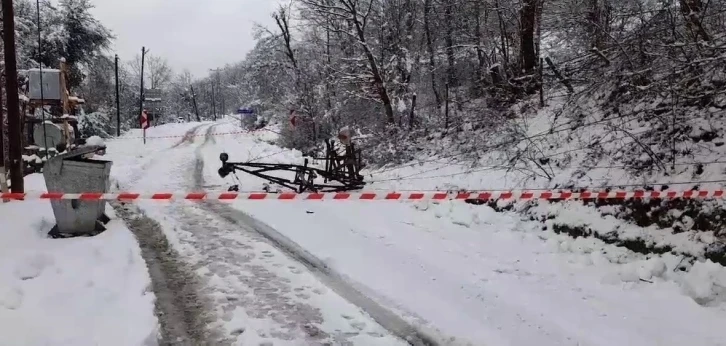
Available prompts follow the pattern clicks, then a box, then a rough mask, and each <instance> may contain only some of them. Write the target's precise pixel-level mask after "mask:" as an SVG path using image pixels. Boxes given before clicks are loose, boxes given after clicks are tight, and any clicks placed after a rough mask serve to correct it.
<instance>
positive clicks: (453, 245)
mask: <svg viewBox="0 0 726 346" xmlns="http://www.w3.org/2000/svg"><path fill="white" fill-rule="evenodd" d="M195 126H199V127H198V128H197V129H196V132H194V133H195V134H196V135H197V136H196V137H190V138H189V139H190V140H188V141H179V140H178V138H177V139H169V140H162V139H158V140H150V141H149V142H148V144H147V145H146V146H143V145H142V144H141V141H140V139H138V140H137V139H130V138H121V139H119V140H116V141H112V142H110V143H109V155H110V157H112V158H113V159H114V161H115V165H114V172H113V176H114V177H115V178H116V179H117V181H118V182H119V187H120V188H121V189H122V190H126V191H141V192H152V191H162V192H167V191H170V192H185V191H190V190H199V189H206V190H222V189H226V187H227V186H228V185H229V184H231V183H232V181H231V180H230V179H221V178H220V177H219V176H218V175H217V169H218V168H219V166H220V162H219V154H220V152H222V151H224V152H227V153H229V154H230V157H231V160H233V161H248V160H256V161H258V162H293V163H294V162H301V160H302V155H301V154H300V153H299V152H296V151H289V150H283V149H280V148H278V147H276V146H274V145H273V144H272V140H273V139H274V135H273V134H272V133H271V132H266V131H261V132H257V133H254V134H235V135H214V133H228V132H235V131H239V128H238V127H237V124H236V121H234V120H233V119H229V120H223V121H220V122H219V123H217V124H209V123H207V124H175V125H166V126H162V127H159V128H155V129H153V130H152V131H151V132H150V133H149V136H170V135H176V136H183V135H184V134H185V133H187V132H188V131H190V129H192V128H194V127H195ZM205 134H211V135H210V137H211V138H212V139H213V140H205ZM134 135H135V134H134V133H131V134H127V137H130V136H134ZM198 157H201V158H202V159H203V162H204V164H203V166H202V167H199V166H198V165H197V166H195V160H196V158H198ZM443 166H444V165H442V164H441V163H436V162H428V163H424V164H419V165H405V166H404V167H396V168H395V169H388V170H386V172H380V170H379V172H378V173H375V172H373V173H374V174H373V177H372V178H371V177H368V179H369V180H374V181H377V183H374V184H372V185H371V188H372V189H394V188H395V189H412V190H417V189H435V188H436V189H449V188H484V187H488V188H500V189H501V188H507V187H513V184H508V182H507V178H508V177H509V176H507V175H505V173H506V172H495V171H491V170H490V171H488V172H489V173H486V172H484V173H483V172H471V170H470V168H469V167H467V166H464V165H461V166H451V165H447V166H446V168H442V167H443ZM431 170H433V171H435V172H436V173H434V174H431V173H429V172H428V171H431ZM497 176H499V178H497ZM239 177H240V179H241V189H242V190H246V191H251V190H256V191H259V190H260V189H261V188H262V184H263V181H261V180H260V179H257V178H254V177H250V176H247V175H244V174H241V175H239ZM401 177H408V178H407V179H401ZM416 177H423V178H425V179H413V178H416ZM200 183H201V184H200ZM195 185H199V186H195ZM140 205H141V206H142V208H143V209H144V210H145V211H146V212H147V213H148V214H149V215H150V216H152V217H154V218H156V219H159V220H160V221H161V222H163V223H164V225H165V227H164V231H165V234H166V235H167V237H169V238H170V240H171V242H172V243H173V244H175V247H176V248H177V249H178V250H179V251H180V253H181V254H182V255H184V256H186V257H187V258H188V259H189V261H190V263H192V264H193V265H194V266H195V268H198V270H197V273H198V274H199V275H200V276H202V277H206V278H208V280H206V283H205V289H206V290H208V291H210V292H212V293H210V294H211V295H213V296H215V297H216V299H217V302H218V303H219V306H218V310H219V311H218V317H219V321H220V322H219V324H220V328H222V329H225V330H227V331H228V332H229V331H232V332H233V331H235V330H238V329H239V328H241V327H242V328H248V330H249V329H250V328H251V329H253V330H254V331H255V332H256V334H257V335H254V339H245V338H252V336H251V334H253V333H248V332H245V333H243V334H242V335H241V336H239V338H237V340H238V341H240V342H243V341H245V340H269V339H275V337H274V336H275V335H277V336H278V337H277V339H290V338H291V337H296V336H300V335H299V334H297V332H296V330H299V328H297V327H295V326H294V324H295V323H292V324H288V327H286V328H285V327H282V325H284V323H282V324H281V323H279V321H276V320H275V318H274V317H273V318H272V319H271V320H270V318H269V317H270V316H271V315H273V316H274V311H275V310H276V309H282V307H280V306H275V305H274V304H273V305H272V306H269V304H272V303H267V304H268V305H266V306H268V310H265V311H266V313H259V307H260V305H259V304H262V303H260V299H261V297H260V295H259V294H253V295H250V292H249V291H250V290H251V291H255V290H254V287H255V285H258V284H260V283H255V282H251V281H250V280H249V277H250V276H249V275H248V274H245V272H249V271H251V270H253V268H255V267H258V268H259V267H262V268H265V269H266V270H267V271H266V273H269V274H266V275H272V276H274V277H277V278H279V280H280V282H283V283H285V284H284V285H280V286H276V289H275V291H282V292H285V293H286V292H287V291H286V290H287V289H289V287H297V288H293V289H292V291H293V292H294V291H297V289H301V290H302V291H301V292H303V294H302V295H301V296H299V297H297V296H296V298H291V296H290V295H289V294H283V296H285V297H286V298H290V299H291V300H290V301H288V302H289V303H291V304H303V305H306V306H307V305H309V306H312V307H313V310H317V311H320V315H318V316H320V318H318V319H312V320H313V323H312V324H313V325H314V326H315V327H316V328H318V329H320V330H321V331H322V332H323V334H325V335H338V336H340V337H343V336H345V335H355V338H348V340H349V341H353V342H355V343H356V344H361V345H372V344H379V343H381V342H382V340H389V341H390V342H395V341H394V340H395V339H393V338H388V339H387V338H383V337H373V336H371V335H376V336H380V335H387V334H386V333H384V332H382V331H381V329H380V326H377V324H375V323H373V322H372V321H371V320H370V318H369V317H367V316H366V315H365V314H364V313H362V312H360V311H359V309H357V308H355V307H353V306H351V305H349V304H348V303H345V302H344V301H342V299H341V298H340V297H339V296H337V295H336V294H334V293H332V292H330V291H328V290H324V291H325V292H326V293H325V294H322V295H317V296H316V294H315V293H316V292H315V291H316V289H317V290H320V289H321V287H323V286H322V285H321V284H320V283H319V282H318V281H317V280H315V278H314V277H313V276H311V275H310V274H308V273H307V271H306V270H299V271H300V272H301V274H295V273H294V272H293V271H294V270H293V269H290V267H294V268H295V269H300V268H301V266H300V265H299V264H295V262H294V261H292V260H290V259H289V258H286V256H285V255H284V254H281V253H279V251H278V250H276V249H275V248H273V247H271V246H269V244H267V243H265V242H264V241H262V240H260V239H256V238H255V237H253V236H251V235H250V234H248V233H247V232H244V230H236V229H234V226H235V225H230V224H229V223H228V222H227V221H225V220H224V218H222V217H220V215H215V214H214V213H212V212H211V211H210V210H208V209H204V208H203V207H201V206H196V205H194V204H191V203H188V202H178V203H173V204H160V203H159V202H143V203H140ZM232 207H233V208H235V209H237V210H239V211H242V212H244V213H246V214H248V215H251V216H252V217H254V218H255V219H257V220H259V221H261V222H263V223H265V224H267V225H269V226H271V227H272V228H274V229H275V230H276V231H277V232H280V233H281V234H282V235H284V236H286V237H287V238H288V239H290V240H292V241H293V242H295V243H297V245H299V246H300V247H301V248H303V249H304V250H306V251H307V252H309V253H310V254H312V255H313V256H315V257H317V258H318V259H320V260H322V261H323V262H324V263H326V264H327V265H328V266H329V267H330V268H331V269H332V270H333V271H334V272H336V273H338V274H340V275H342V276H343V277H344V278H345V280H346V281H347V282H348V283H350V284H352V285H353V286H354V287H356V288H357V289H358V290H359V291H360V292H363V293H365V294H366V295H368V296H369V297H371V298H373V299H374V300H375V301H376V302H378V303H379V304H382V305H384V306H386V307H388V308H389V309H391V310H393V311H395V312H396V313H397V314H398V315H399V316H402V317H403V318H404V319H406V320H407V321H409V322H410V323H413V324H415V325H417V326H419V328H421V329H422V330H424V331H425V332H426V333H428V334H430V335H433V336H434V337H435V338H436V339H439V340H441V341H445V342H444V344H473V345H481V344H492V345H525V344H533V343H536V344H539V345H568V344H572V345H612V344H618V343H620V344H634V345H636V344H637V345H680V344H684V343H690V344H698V345H720V344H726V342H725V341H724V340H726V330H725V329H724V328H723V327H722V325H723V322H724V321H726V303H724V302H725V301H726V269H724V268H723V267H722V266H720V265H717V264H714V263H710V262H697V263H695V264H694V265H693V266H692V267H689V268H688V270H686V271H681V270H676V268H677V267H678V266H679V265H681V262H682V261H681V258H679V257H677V256H675V255H671V254H666V255H662V256H657V255H651V256H645V255H639V254H635V253H633V252H630V251H627V250H624V249H622V248H618V247H616V246H613V245H607V244H605V243H603V242H601V241H599V240H596V239H583V238H580V239H577V240H573V239H572V238H569V237H567V236H565V235H558V234H555V233H554V232H553V231H552V230H551V229H550V228H546V229H545V230H543V228H545V226H547V223H542V222H538V221H530V220H523V219H522V216H521V215H520V214H517V213H514V212H503V213H498V212H495V211H494V210H493V209H491V208H490V207H487V206H471V205H468V204H464V203H460V202H459V203H455V202H447V203H440V204H436V203H416V204H409V203H396V202H385V201H382V202H353V201H347V202H336V201H325V202H279V201H238V202H235V203H233V204H232ZM541 208H550V209H551V210H549V212H553V213H556V214H557V218H559V219H558V220H560V221H564V222H567V221H572V223H573V224H578V223H579V224H582V223H583V222H585V221H583V220H582V218H581V217H580V218H579V219H578V217H577V215H580V214H578V211H577V207H576V206H574V205H571V204H564V205H551V206H542V207H541ZM572 208H574V209H572ZM573 210H574V211H573ZM581 212H582V211H581ZM593 217H597V215H593ZM586 221H587V222H589V223H590V224H596V226H598V227H600V228H603V229H606V228H607V227H611V226H612V225H610V224H608V222H610V223H611V224H612V223H620V224H623V225H624V222H622V221H618V220H604V221H602V222H600V221H597V220H586ZM628 227H629V228H628V229H629V230H630V232H642V233H646V232H648V231H652V230H648V229H643V228H640V229H638V228H636V227H631V226H628ZM237 228H239V226H237ZM692 241H700V240H694V239H684V240H683V243H684V244H686V243H687V242H692ZM704 241H708V239H706V240H704ZM241 244H252V245H249V246H247V247H245V246H242V245H241ZM686 245H687V244H686ZM686 245H684V246H686ZM220 248H224V250H221V249H220ZM265 258H267V259H265ZM275 268H277V269H275ZM290 273H293V274H294V275H293V274H290ZM301 275H302V276H301ZM245 278H247V279H245ZM275 280H277V279H275ZM275 280H273V281H275ZM250 288H252V289H250ZM311 292H312V293H311ZM225 294H226V295H227V296H229V295H230V294H236V295H240V296H243V297H245V299H243V300H242V302H243V303H241V304H236V307H233V308H230V307H228V305H229V302H228V301H227V300H225V299H226V298H223V296H224V295H225ZM310 297H314V298H310ZM269 298H271V299H273V300H274V299H278V296H274V295H273V296H271V297H269ZM699 303H700V304H699ZM233 305H234V304H233ZM342 310H345V311H346V312H345V313H341V311H342ZM282 311H285V310H284V309H283V310H282ZM343 314H345V315H346V316H348V317H347V318H346V319H349V318H350V317H351V316H353V318H352V319H353V320H355V321H358V322H359V323H358V324H357V327H355V328H353V329H355V330H358V331H359V332H358V334H348V333H355V331H354V330H353V329H350V328H348V327H347V326H346V324H345V322H344V321H343V320H341V319H340V318H339V316H340V315H343ZM281 315H284V316H286V317H289V318H291V319H292V320H290V319H288V320H285V321H287V322H286V323H291V322H290V321H294V319H295V318H296V316H299V315H295V314H292V313H287V314H286V313H281ZM361 323H363V324H364V325H365V326H366V327H365V328H364V332H361V331H360V328H358V327H360V326H361ZM348 325H351V324H348ZM303 329H304V328H303ZM280 330H283V331H285V332H284V333H282V334H279V333H278V334H275V331H277V332H279V331H280ZM336 333H337V334H336ZM230 334H231V335H233V333H230ZM341 335H342V336H341ZM308 337H309V335H308ZM328 340H330V339H328Z"/></svg>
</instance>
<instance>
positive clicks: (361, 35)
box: [354, 16, 396, 124]
mask: <svg viewBox="0 0 726 346" xmlns="http://www.w3.org/2000/svg"><path fill="white" fill-rule="evenodd" d="M354 22H355V23H354V24H355V29H356V32H357V33H358V40H359V41H360V44H361V46H362V47H363V51H364V52H365V55H366V58H367V59H368V65H369V66H370V68H371V73H372V74H373V85H375V87H376V89H377V90H376V92H377V93H378V96H379V97H380V98H381V102H383V109H384V111H385V112H386V122H387V123H389V124H395V123H396V118H395V117H394V115H393V106H391V98H390V96H389V95H388V90H387V89H386V85H385V84H384V83H383V77H382V75H381V71H380V70H379V69H378V63H377V62H376V58H375V56H374V55H373V52H372V51H371V48H370V47H369V46H368V43H367V42H366V36H365V31H364V29H363V24H362V23H361V22H360V21H358V19H357V16H355V20H354Z"/></svg>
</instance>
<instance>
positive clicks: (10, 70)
mask: <svg viewBox="0 0 726 346" xmlns="http://www.w3.org/2000/svg"><path fill="white" fill-rule="evenodd" d="M13 11H14V10H13V0H2V12H3V41H4V43H5V47H4V48H5V49H4V52H5V93H6V97H7V106H8V140H9V147H8V149H9V150H8V155H9V156H10V184H11V185H10V188H11V190H12V192H13V193H23V192H24V191H25V186H24V181H23V166H22V164H23V160H22V148H21V146H22V145H21V131H22V130H21V126H20V121H21V119H20V100H19V98H18V66H17V61H16V57H15V13H14V12H13ZM41 89H42V84H41ZM44 125H45V124H44Z"/></svg>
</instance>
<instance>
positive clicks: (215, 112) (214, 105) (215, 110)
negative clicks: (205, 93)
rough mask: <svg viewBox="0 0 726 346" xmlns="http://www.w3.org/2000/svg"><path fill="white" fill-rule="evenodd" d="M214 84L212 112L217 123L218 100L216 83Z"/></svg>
mask: <svg viewBox="0 0 726 346" xmlns="http://www.w3.org/2000/svg"><path fill="white" fill-rule="evenodd" d="M211 84H212V110H213V111H214V121H217V98H216V97H215V95H214V83H211Z"/></svg>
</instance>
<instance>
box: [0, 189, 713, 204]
mask: <svg viewBox="0 0 726 346" xmlns="http://www.w3.org/2000/svg"><path fill="white" fill-rule="evenodd" d="M675 198H685V199H713V198H724V191H723V190H713V191H610V192H569V191H557V192H555V191H477V192H445V191H441V192H354V193H351V192H336V193H314V192H309V193H267V192H191V193H151V194H145V193H127V192H124V193H52V192H46V193H2V194H0V199H9V200H37V199H41V200H84V201H100V200H114V201H138V200H155V201H171V200H188V201H202V200H218V201H234V200H253V201H260V200H281V201H323V200H333V201H356V200H357V201H426V200H429V201H448V200H459V201H462V200H598V199H600V200H603V199H619V200H626V199H675Z"/></svg>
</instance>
